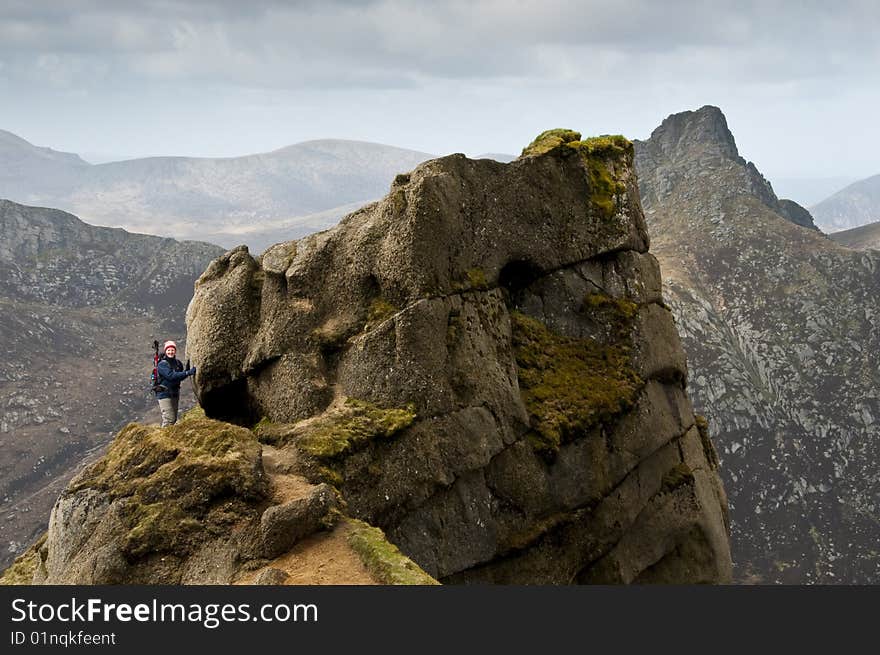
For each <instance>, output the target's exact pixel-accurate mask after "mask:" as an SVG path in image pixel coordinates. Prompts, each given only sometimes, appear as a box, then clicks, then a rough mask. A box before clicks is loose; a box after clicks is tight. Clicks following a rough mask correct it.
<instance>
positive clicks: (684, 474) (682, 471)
mask: <svg viewBox="0 0 880 655" xmlns="http://www.w3.org/2000/svg"><path fill="white" fill-rule="evenodd" d="M693 483H694V472H693V471H692V470H691V467H690V466H688V465H687V464H685V463H684V462H681V463H680V464H677V465H675V466H674V467H673V468H672V469H670V470H669V471H667V473H666V475H664V476H663V481H662V483H661V485H660V493H670V492H672V491H675V490H676V489H678V488H679V487H682V486H684V485H687V484H693Z"/></svg>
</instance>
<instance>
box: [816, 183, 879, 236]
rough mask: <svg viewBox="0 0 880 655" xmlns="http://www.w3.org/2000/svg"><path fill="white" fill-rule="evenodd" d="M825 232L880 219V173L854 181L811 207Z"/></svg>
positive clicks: (850, 227) (858, 225)
mask: <svg viewBox="0 0 880 655" xmlns="http://www.w3.org/2000/svg"><path fill="white" fill-rule="evenodd" d="M811 211H812V213H813V216H815V217H816V220H817V221H818V223H819V226H820V227H821V228H822V229H823V230H825V231H826V232H837V231H838V230H849V229H852V228H854V227H860V226H862V225H867V224H868V223H876V222H877V221H880V175H874V176H873V177H869V178H867V179H865V180H860V181H859V182H854V183H853V184H850V185H849V186H848V187H846V188H845V189H841V190H840V191H838V192H837V193H835V194H834V195H833V196H831V197H830V198H826V199H825V200H823V201H822V202H820V203H818V204H816V205H814V206H813V207H812V208H811Z"/></svg>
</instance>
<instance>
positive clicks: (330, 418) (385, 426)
mask: <svg viewBox="0 0 880 655" xmlns="http://www.w3.org/2000/svg"><path fill="white" fill-rule="evenodd" d="M415 417H416V414H415V411H414V410H413V408H412V407H407V408H392V409H385V408H381V407H378V406H376V405H374V404H372V403H369V402H366V401H363V400H356V399H354V398H349V399H347V400H346V401H345V404H344V405H343V406H342V407H341V408H339V409H336V410H332V411H331V412H328V413H327V414H326V415H325V416H322V417H320V418H319V419H317V420H316V421H315V422H314V423H312V424H310V425H309V426H308V427H307V428H306V429H305V430H303V431H301V432H300V434H298V435H296V437H295V439H296V443H297V445H298V446H299V447H300V448H301V449H302V450H303V451H305V452H306V453H308V454H309V455H311V456H313V457H316V458H318V459H323V460H327V459H333V458H336V457H339V456H342V455H345V454H347V453H349V452H351V451H354V450H357V449H359V448H360V447H362V446H364V445H366V444H367V443H369V442H370V441H372V440H374V439H389V438H391V437H393V436H394V435H395V434H397V433H398V432H400V431H401V430H403V429H404V428H407V427H409V426H410V425H412V423H413V421H414V420H415Z"/></svg>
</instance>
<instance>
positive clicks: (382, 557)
mask: <svg viewBox="0 0 880 655" xmlns="http://www.w3.org/2000/svg"><path fill="white" fill-rule="evenodd" d="M346 523H347V524H348V526H349V529H350V532H349V534H348V544H349V545H350V546H351V548H352V550H354V552H356V553H357V555H358V557H360V559H361V561H362V562H363V563H364V566H366V567H367V570H368V571H369V572H370V574H371V575H372V576H373V577H374V578H376V580H378V581H379V582H381V583H382V584H389V585H437V584H440V583H439V582H437V581H436V580H435V579H434V578H432V577H431V576H430V575H428V574H427V573H425V571H424V570H422V568H421V567H420V566H419V565H418V564H416V563H415V562H413V561H412V560H411V559H410V558H409V557H407V556H406V555H404V554H403V553H401V552H400V550H399V549H398V548H397V546H395V545H394V544H392V543H391V542H389V541H388V540H387V539H386V538H385V533H384V532H382V530H380V529H379V528H374V527H372V526H371V525H369V524H367V523H364V522H363V521H358V520H357V519H346Z"/></svg>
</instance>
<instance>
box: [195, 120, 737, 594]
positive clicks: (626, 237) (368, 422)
mask: <svg viewBox="0 0 880 655" xmlns="http://www.w3.org/2000/svg"><path fill="white" fill-rule="evenodd" d="M632 159H633V151H632V145H631V144H630V143H629V142H628V141H626V140H625V139H623V138H622V137H601V138H597V139H588V140H585V141H582V140H580V135H578V134H577V133H574V132H570V131H551V132H548V133H545V134H543V135H541V137H539V139H538V140H536V142H535V143H533V144H532V146H530V147H529V148H527V149H526V151H524V155H523V156H522V157H521V158H519V159H518V160H516V161H514V162H512V163H510V164H501V163H498V162H494V161H490V160H479V161H473V160H469V159H467V158H465V157H464V156H462V155H452V156H449V157H444V158H441V159H436V160H432V161H430V162H426V163H425V164H423V165H421V166H419V167H418V168H416V169H415V170H414V171H413V172H412V173H410V174H408V175H400V176H398V178H397V179H396V180H395V182H394V184H393V185H392V188H391V191H390V193H389V195H388V196H387V197H386V198H385V199H384V200H382V201H381V202H379V203H375V204H372V205H369V206H367V207H364V208H363V209H361V210H359V211H357V212H355V213H353V214H351V215H349V216H348V217H346V218H345V219H344V220H343V221H342V222H341V223H340V225H339V226H338V227H336V228H334V229H332V230H329V231H327V232H323V233H319V234H315V235H312V236H309V237H306V238H304V239H302V240H300V241H295V242H287V243H281V244H277V245H275V246H273V247H272V248H270V249H268V250H267V251H266V252H265V253H264V254H263V256H262V257H261V258H259V259H255V258H253V257H252V256H251V255H250V254H249V253H248V252H247V250H246V249H244V248H239V249H236V250H233V251H231V252H229V253H227V254H225V255H223V256H222V257H220V258H219V259H217V260H215V261H214V262H213V263H212V264H211V265H210V267H209V268H208V270H207V271H206V272H205V273H204V275H202V277H201V278H200V279H199V281H198V282H197V284H196V293H195V297H194V298H193V301H192V303H191V304H190V307H189V310H188V313H187V325H188V332H189V342H188V354H189V355H190V356H191V357H192V359H193V362H194V363H195V364H196V365H197V366H198V368H199V375H198V378H197V387H198V393H199V397H200V401H201V404H202V406H203V408H204V409H205V412H206V413H207V415H208V416H211V417H213V418H218V419H223V420H226V421H231V422H234V423H238V424H240V425H244V426H252V425H254V424H255V423H257V422H258V421H259V424H258V425H257V427H256V429H255V431H256V433H257V434H258V436H259V437H260V439H261V440H262V441H264V442H265V443H271V444H273V446H274V447H276V448H279V449H282V450H287V451H293V452H295V453H296V457H295V458H294V459H295V462H296V465H295V466H294V469H295V470H296V471H297V472H298V473H301V474H302V475H304V476H306V477H307V478H308V479H309V481H310V482H311V483H312V484H320V483H325V484H328V485H332V486H333V487H335V488H336V490H338V492H339V494H340V496H341V499H342V503H343V506H344V508H345V511H346V512H347V513H348V514H349V515H351V516H353V517H356V518H358V519H362V520H364V521H366V522H367V523H369V524H371V525H374V526H378V527H380V528H382V529H383V530H384V531H385V533H386V534H387V535H388V537H389V539H390V540H391V541H392V542H394V543H395V544H397V545H398V546H399V547H400V549H401V550H402V551H403V552H404V553H405V554H406V555H408V556H410V557H411V558H412V559H413V560H414V561H415V562H417V563H418V564H419V565H420V566H421V567H423V568H424V569H425V570H426V571H427V572H428V573H429V574H431V575H432V576H435V577H437V578H439V579H441V580H444V581H449V582H461V583H469V582H484V581H485V582H503V583H570V582H599V583H601V582H720V581H727V580H729V578H730V575H731V563H730V552H729V545H728V537H727V518H726V507H727V504H726V499H725V496H724V491H723V488H722V486H721V483H720V479H719V476H718V472H717V462H718V460H717V457H716V456H715V453H714V449H713V447H712V445H711V441H710V440H709V438H708V435H707V434H706V432H705V430H704V429H703V430H701V429H700V427H699V425H698V424H697V421H696V419H695V417H694V414H693V411H692V408H691V403H690V400H689V399H688V397H687V394H686V392H685V383H684V381H685V378H686V368H685V358H684V354H683V352H682V349H681V345H680V343H679V340H678V336H677V334H676V330H675V327H674V325H673V322H672V316H671V314H670V312H669V311H668V309H667V308H666V306H665V305H664V303H663V301H662V298H661V292H660V290H661V282H660V274H659V268H658V265H657V262H656V260H655V259H654V258H653V257H652V256H651V255H650V254H648V253H647V250H648V238H647V232H646V227H645V222H644V218H643V215H642V210H641V206H640V202H639V194H638V188H637V183H636V179H635V175H634V169H633V162H632ZM279 511H280V510H279Z"/></svg>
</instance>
